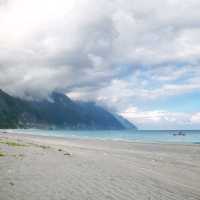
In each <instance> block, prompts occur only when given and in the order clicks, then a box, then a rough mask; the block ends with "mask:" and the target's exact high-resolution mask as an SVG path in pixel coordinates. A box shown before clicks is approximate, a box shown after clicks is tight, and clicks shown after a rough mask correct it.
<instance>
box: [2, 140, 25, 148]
mask: <svg viewBox="0 0 200 200" xmlns="http://www.w3.org/2000/svg"><path fill="white" fill-rule="evenodd" d="M0 143H1V144H7V145H8V146H12V147H25V146H26V145H24V144H20V143H17V142H13V141H0Z"/></svg>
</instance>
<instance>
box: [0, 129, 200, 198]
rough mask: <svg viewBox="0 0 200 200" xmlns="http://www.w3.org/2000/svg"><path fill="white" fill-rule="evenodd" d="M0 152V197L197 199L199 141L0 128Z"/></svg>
mask: <svg viewBox="0 0 200 200" xmlns="http://www.w3.org/2000/svg"><path fill="white" fill-rule="evenodd" d="M11 141H12V142H15V143H11ZM0 153H3V154H4V155H3V156H0V172H1V175H0V200H73V199H76V200H86V199H87V200H91V199H92V200H104V199H110V200H114V199H118V200H129V199H131V200H132V199H135V200H143V199H144V200H168V199H172V200H175V199H177V200H193V199H198V200H200V145H183V144H179V145H175V144H145V143H133V142H119V141H100V140H99V141H98V140H78V139H62V138H50V137H39V136H27V135H19V134H8V133H0Z"/></svg>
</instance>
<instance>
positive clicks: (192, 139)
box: [4, 129, 200, 144]
mask: <svg viewBox="0 0 200 200" xmlns="http://www.w3.org/2000/svg"><path fill="white" fill-rule="evenodd" d="M4 131H7V132H10V133H12V132H13V133H19V134H20V133H22V134H31V135H39V136H56V137H65V138H80V139H101V140H123V141H135V142H164V143H196V144H200V130H184V131H181V132H182V133H184V134H185V135H174V134H177V133H178V132H179V131H178V130H176V131H175V130H119V131H99V130H98V131H97V130H90V131H85V130H84V131H80V130H39V129H15V130H12V129H9V130H4Z"/></svg>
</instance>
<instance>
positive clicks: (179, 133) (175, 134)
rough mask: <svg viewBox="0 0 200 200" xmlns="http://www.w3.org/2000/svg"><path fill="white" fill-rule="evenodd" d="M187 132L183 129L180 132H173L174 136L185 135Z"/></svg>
mask: <svg viewBox="0 0 200 200" xmlns="http://www.w3.org/2000/svg"><path fill="white" fill-rule="evenodd" d="M185 135H186V134H185V133H183V132H182V131H179V132H178V133H173V136H185Z"/></svg>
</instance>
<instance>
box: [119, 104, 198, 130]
mask: <svg viewBox="0 0 200 200" xmlns="http://www.w3.org/2000/svg"><path fill="white" fill-rule="evenodd" d="M120 114H121V115H122V116H123V117H125V118H127V119H129V120H130V121H132V122H133V123H136V124H137V125H138V126H139V127H140V128H144V129H145V128H147V127H148V128H150V129H177V128H180V129H183V128H187V129H190V128H200V113H184V112H169V111H166V110H147V111H142V110H139V109H138V108H137V107H129V108H128V109H126V110H125V111H124V112H122V113H120Z"/></svg>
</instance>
